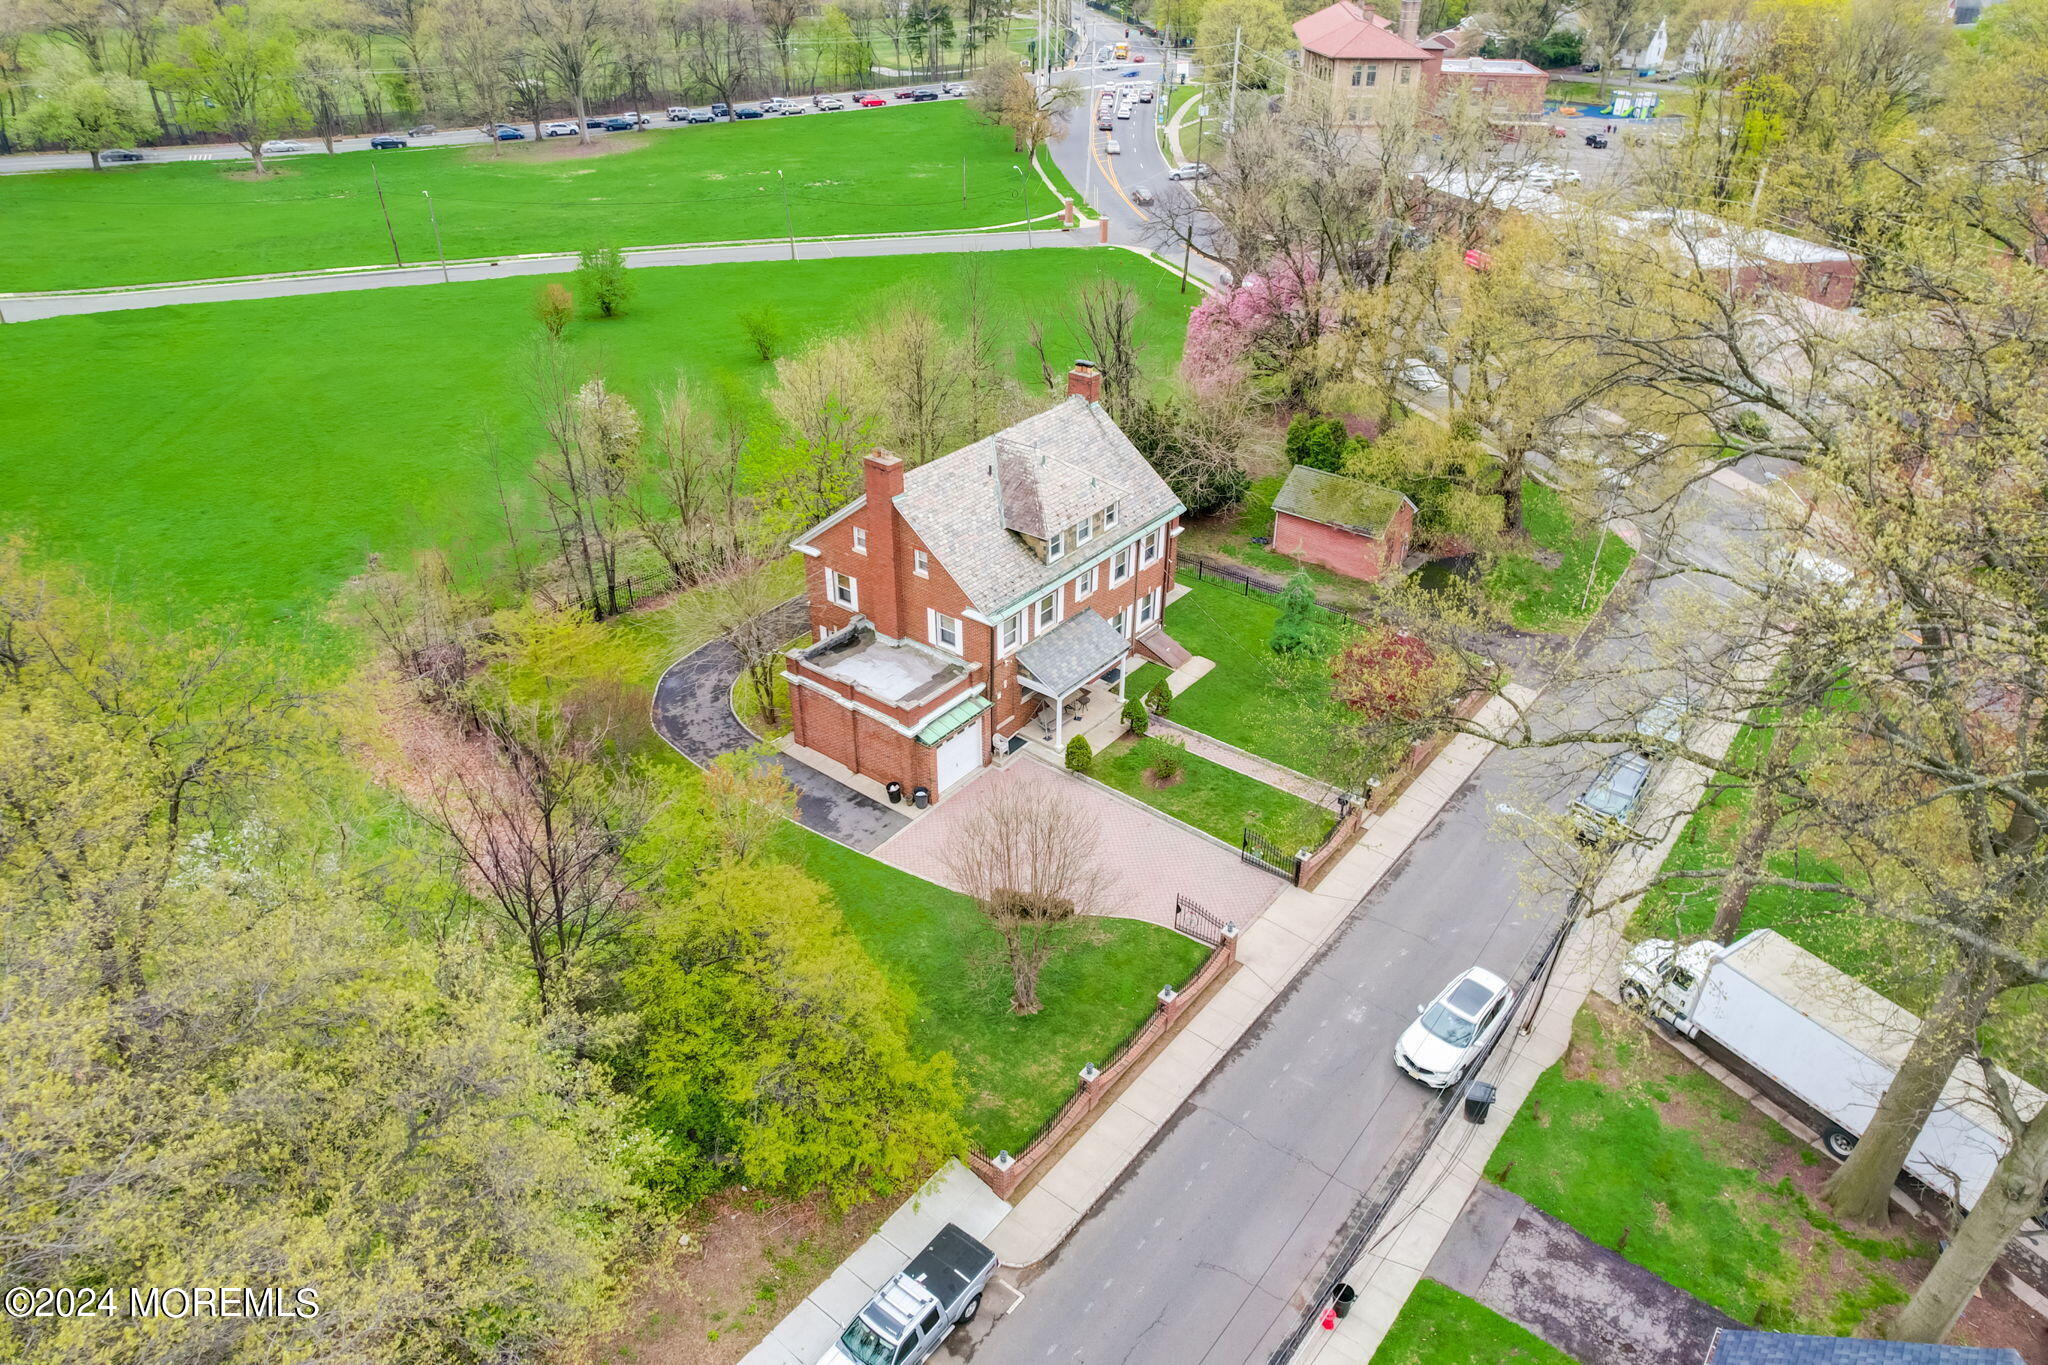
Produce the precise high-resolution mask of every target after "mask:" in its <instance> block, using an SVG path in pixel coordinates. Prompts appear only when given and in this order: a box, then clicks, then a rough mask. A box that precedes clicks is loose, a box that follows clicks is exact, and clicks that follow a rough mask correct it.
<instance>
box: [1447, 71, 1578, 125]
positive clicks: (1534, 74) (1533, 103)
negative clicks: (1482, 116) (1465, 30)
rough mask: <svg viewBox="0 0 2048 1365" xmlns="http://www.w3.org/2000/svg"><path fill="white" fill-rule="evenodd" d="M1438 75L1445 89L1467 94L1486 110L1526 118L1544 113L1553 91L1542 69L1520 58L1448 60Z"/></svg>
mask: <svg viewBox="0 0 2048 1365" xmlns="http://www.w3.org/2000/svg"><path fill="white" fill-rule="evenodd" d="M1438 71H1439V72H1440V79H1441V81H1442V88H1444V89H1446V90H1457V89H1462V90H1465V91H1468V92H1470V93H1471V94H1472V95H1473V97H1474V98H1475V99H1477V100H1478V102H1479V104H1480V106H1481V107H1483V108H1485V109H1488V110H1490V111H1492V112H1494V113H1497V114H1514V115H1518V116H1520V117H1523V118H1535V117H1536V116H1537V115H1539V114H1541V113H1542V112H1543V101H1544V98H1545V96H1546V94H1547V92H1548V91H1549V88H1550V77H1549V76H1548V75H1547V74H1546V73H1545V72H1544V70H1543V68H1542V67H1540V66H1537V65H1536V64H1535V63H1533V62H1525V61H1523V60H1522V59H1521V58H1519V57H1446V58H1444V59H1443V61H1442V62H1441V63H1440V64H1439V67H1438Z"/></svg>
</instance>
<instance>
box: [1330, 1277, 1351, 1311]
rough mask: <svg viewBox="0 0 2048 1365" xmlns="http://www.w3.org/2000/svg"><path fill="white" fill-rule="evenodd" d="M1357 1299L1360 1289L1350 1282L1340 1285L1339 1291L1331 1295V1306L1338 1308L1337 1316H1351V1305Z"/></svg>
mask: <svg viewBox="0 0 2048 1365" xmlns="http://www.w3.org/2000/svg"><path fill="white" fill-rule="evenodd" d="M1357 1301H1358V1291H1357V1290H1356V1289H1353V1288H1352V1287H1351V1286H1350V1285H1348V1284H1340V1285H1338V1286H1337V1292H1336V1293H1335V1294H1333V1295H1331V1296H1330V1306H1331V1307H1332V1308H1334V1309H1336V1310H1337V1316H1338V1317H1340V1318H1348V1317H1350V1316H1351V1305H1352V1304H1354V1303H1356V1302H1357Z"/></svg>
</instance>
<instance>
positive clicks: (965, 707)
mask: <svg viewBox="0 0 2048 1365" xmlns="http://www.w3.org/2000/svg"><path fill="white" fill-rule="evenodd" d="M988 705H989V703H988V698H987V697H981V696H975V697H969V698H968V699H967V700H966V701H963V702H960V703H958V704H956V705H954V706H949V707H947V708H946V713H945V714H944V715H942V716H940V717H939V718H938V719H937V720H935V721H933V722H931V723H930V724H929V725H927V726H925V727H924V729H922V730H919V731H918V732H917V742H918V743H919V744H937V743H938V742H939V741H940V740H942V739H944V738H945V737H946V736H947V735H950V734H952V733H953V732H954V731H955V730H957V729H959V728H960V727H961V726H963V725H965V724H966V723H967V722H968V721H970V720H973V719H974V718H975V717H976V716H978V715H980V714H981V713H982V712H984V711H986V710H988Z"/></svg>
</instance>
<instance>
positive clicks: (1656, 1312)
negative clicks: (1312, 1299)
mask: <svg viewBox="0 0 2048 1365" xmlns="http://www.w3.org/2000/svg"><path fill="white" fill-rule="evenodd" d="M1426 1273H1427V1274H1428V1276H1429V1278H1430V1279H1432V1280H1436V1281H1439V1282H1440V1283H1442V1284H1445V1285H1448V1286H1449V1287H1450V1288H1452V1289H1455V1290H1457V1291H1458V1292H1459V1293H1460V1294H1463V1295H1465V1296H1466V1297H1467V1298H1471V1299H1475V1300H1477V1301H1478V1302H1480V1303H1482V1304H1485V1305H1486V1306H1487V1307H1488V1308H1491V1309H1492V1310H1493V1311H1494V1312H1496V1313H1499V1314H1500V1315H1501V1316H1502V1317H1504V1318H1506V1319H1507V1320H1508V1321H1510V1322H1513V1323H1518V1324H1520V1325H1521V1326H1523V1327H1526V1328H1528V1329H1529V1330H1530V1331H1532V1332H1534V1333H1535V1334H1536V1335H1537V1336H1539V1337H1542V1338H1543V1339H1544V1340H1545V1341H1547V1342H1549V1343H1550V1344H1551V1345H1552V1346H1555V1347H1556V1348H1557V1349H1558V1350H1560V1351H1563V1352H1564V1353H1565V1354H1566V1355H1568V1356H1570V1357H1571V1358H1572V1359H1573V1360H1575V1361H1577V1362H1578V1365H1699V1362H1700V1361H1702V1360H1705V1359H1706V1357H1707V1348H1708V1347H1709V1346H1711V1345H1712V1344H1713V1340H1714V1333H1716V1332H1718V1331H1720V1330H1721V1329H1722V1328H1724V1327H1733V1328H1738V1329H1739V1328H1741V1327H1742V1326H1743V1325H1744V1324H1742V1323H1740V1322H1737V1321H1736V1320H1735V1319H1734V1318H1731V1317H1729V1316H1728V1315H1727V1314H1726V1313H1723V1312H1722V1311H1721V1310H1720V1309H1718V1308H1715V1307H1714V1306H1713V1305H1711V1304H1708V1303H1704V1302H1702V1301H1701V1300H1699V1299H1697V1298H1694V1297H1693V1296H1692V1295H1691V1294H1688V1293H1686V1292H1685V1291H1684V1290H1683V1289H1679V1288H1677V1287H1676V1286H1674V1285H1671V1284H1667V1283H1666V1282H1665V1281H1663V1280H1661V1279H1659V1278H1658V1277H1657V1276H1656V1275H1653V1274H1651V1273H1650V1272H1649V1271H1647V1270H1645V1269H1643V1268H1642V1267H1641V1266H1639V1265H1635V1264H1632V1263H1631V1262H1629V1261H1628V1260H1626V1259H1625V1258H1624V1257H1623V1256H1622V1255H1621V1254H1620V1253H1619V1252H1616V1251H1611V1250H1609V1249H1608V1248H1606V1247H1604V1246H1601V1245H1600V1244H1599V1243H1598V1242H1595V1241H1594V1240H1593V1239H1592V1238H1590V1237H1587V1236H1586V1235H1585V1234H1584V1233H1582V1232H1580V1231H1579V1230H1578V1229H1576V1228H1574V1227H1572V1226H1571V1225H1570V1224H1569V1223H1565V1222H1562V1221H1560V1220H1559V1219H1556V1218H1553V1217H1551V1216H1550V1215H1549V1214H1547V1213H1545V1212H1543V1211H1542V1210H1541V1209H1539V1208H1536V1207H1535V1206H1534V1205H1532V1204H1530V1203H1529V1202H1528V1201H1527V1200H1525V1199H1523V1198H1521V1197H1520V1196H1518V1195H1514V1194H1510V1193H1509V1192H1508V1191H1506V1190H1504V1189H1502V1188H1501V1187H1500V1186H1498V1185H1494V1184H1491V1183H1488V1182H1484V1181H1482V1182H1481V1183H1480V1184H1479V1185H1478V1187H1477V1188H1475V1189H1474V1190H1473V1191H1472V1197H1471V1198H1470V1199H1469V1200H1467V1201H1466V1204H1465V1208H1464V1212H1463V1213H1462V1214H1461V1215H1460V1217H1459V1218H1458V1220H1457V1221H1456V1223H1454V1224H1453V1225H1452V1227H1451V1230H1450V1235H1449V1236H1447V1237H1446V1238H1445V1239H1444V1243H1443V1245H1442V1246H1441V1247H1439V1248H1437V1253H1436V1255H1435V1257H1434V1258H1432V1259H1431V1261H1430V1263H1429V1266H1428V1269H1427V1272H1426Z"/></svg>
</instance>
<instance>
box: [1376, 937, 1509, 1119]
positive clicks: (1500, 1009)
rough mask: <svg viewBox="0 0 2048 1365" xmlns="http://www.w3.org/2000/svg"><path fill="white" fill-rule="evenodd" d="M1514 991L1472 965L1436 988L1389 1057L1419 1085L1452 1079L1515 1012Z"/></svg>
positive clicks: (1437, 1084)
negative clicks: (1420, 1083)
mask: <svg viewBox="0 0 2048 1365" xmlns="http://www.w3.org/2000/svg"><path fill="white" fill-rule="evenodd" d="M1514 1003H1515V992H1514V990H1513V988H1511V987H1510V986H1509V985H1508V983H1507V982H1505V981H1503V980H1501V979H1500V978H1499V977H1497V976H1495V975H1494V974H1493V973H1492V972H1489V971H1487V970H1486V968H1484V967H1474V968H1472V969H1471V970H1470V971H1468V972H1466V973H1465V974H1464V975H1463V976H1460V977H1459V978H1457V980H1455V981H1453V982H1451V984H1450V985H1448V986H1446V987H1444V988H1443V989H1442V990H1441V991H1439V992H1437V997H1436V999H1434V1000H1432V1001H1430V1002H1429V1003H1428V1004H1427V1005H1417V1006H1416V1007H1415V1013H1416V1014H1417V1015H1418V1016H1419V1017H1418V1018H1417V1019H1416V1021H1415V1022H1414V1023H1412V1024H1410V1025H1409V1026H1408V1027H1407V1029H1406V1030H1405V1031H1404V1032H1403V1033H1402V1034H1401V1036H1400V1037H1399V1038H1398V1039H1396V1040H1395V1042H1394V1063H1395V1065H1397V1066H1399V1067H1400V1068H1401V1069H1402V1070H1403V1071H1405V1072H1407V1073H1408V1074H1409V1075H1411V1076H1413V1077H1414V1078H1415V1079H1416V1080H1418V1081H1421V1082H1422V1083H1423V1084H1424V1085H1427V1086H1430V1087H1433V1088H1434V1089H1437V1090H1441V1089H1443V1088H1444V1087H1445V1086H1450V1085H1456V1084H1457V1083H1458V1082H1459V1081H1460V1080H1462V1079H1463V1078H1464V1075H1465V1071H1466V1069H1467V1068H1469V1067H1470V1066H1471V1065H1472V1063H1473V1061H1474V1060H1475V1059H1477V1058H1478V1056H1479V1055H1480V1054H1481V1053H1482V1052H1484V1051H1485V1050H1486V1045H1487V1044H1488V1043H1490V1042H1492V1041H1493V1038H1494V1035H1495V1034H1497V1033H1499V1032H1500V1031H1501V1028H1502V1027H1503V1026H1504V1025H1505V1024H1506V1023H1507V1021H1508V1015H1510V1014H1511V1013H1513V1012H1514Z"/></svg>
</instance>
